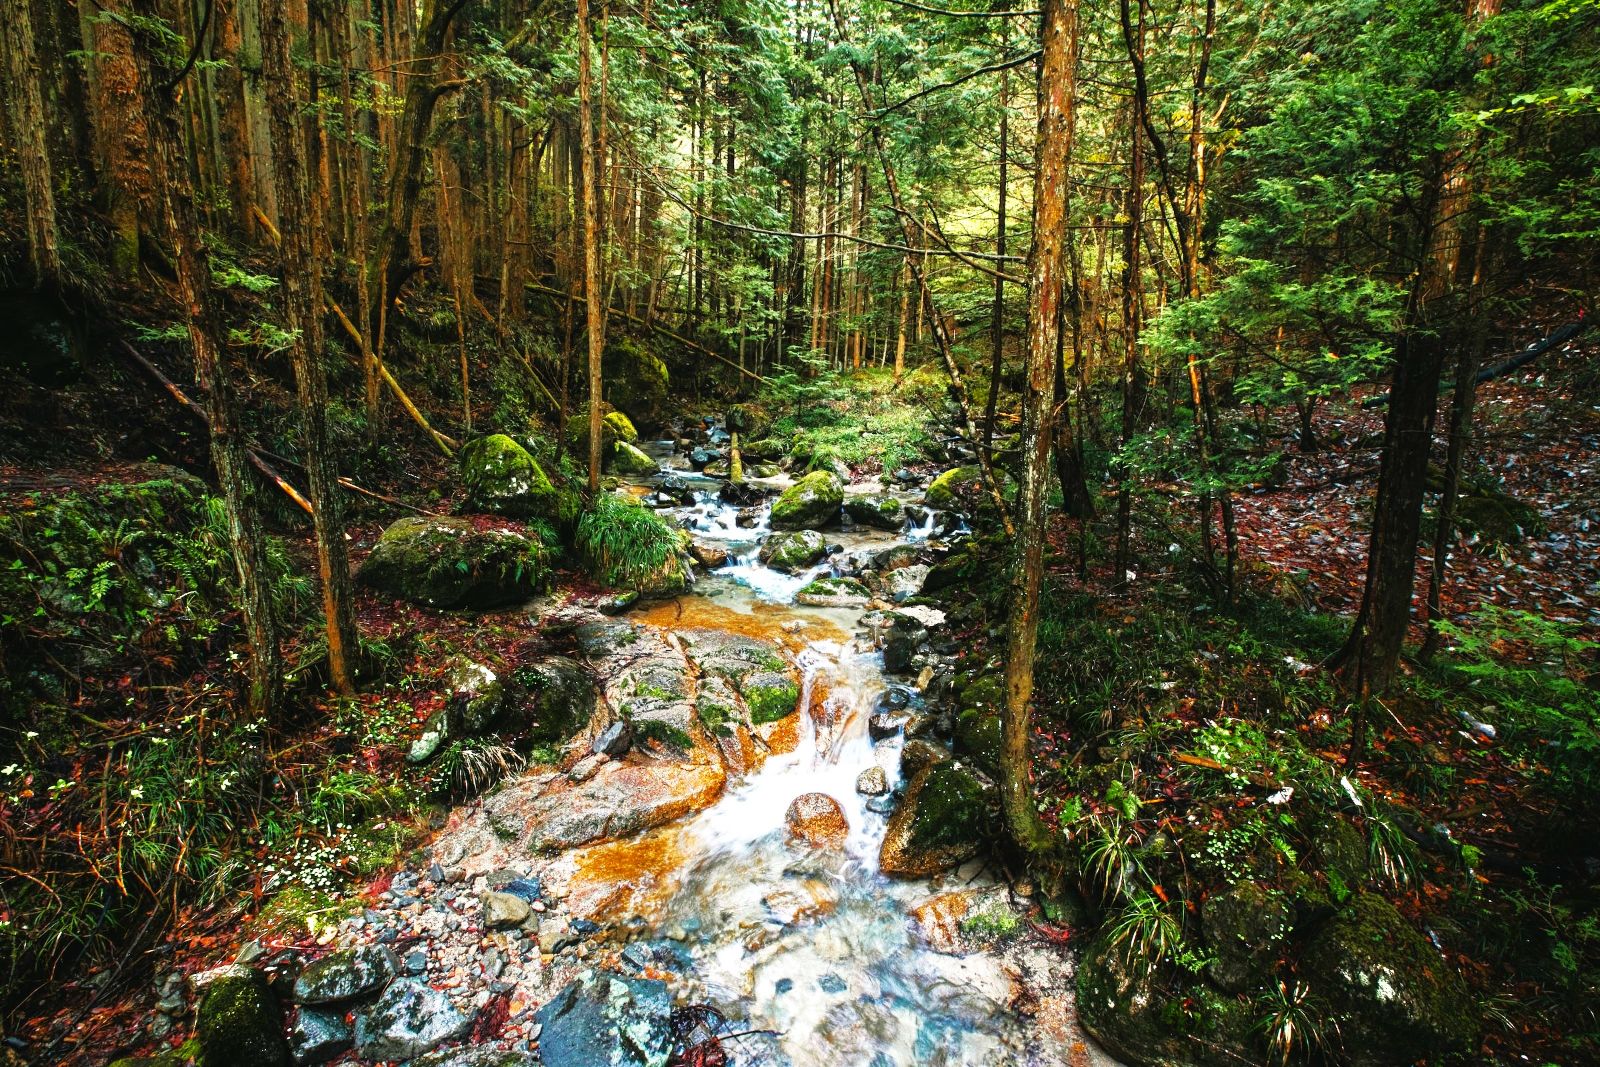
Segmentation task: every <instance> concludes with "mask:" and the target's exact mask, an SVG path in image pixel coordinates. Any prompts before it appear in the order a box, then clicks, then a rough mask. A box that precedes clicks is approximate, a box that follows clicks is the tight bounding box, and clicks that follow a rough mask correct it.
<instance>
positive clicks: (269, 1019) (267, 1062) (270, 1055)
mask: <svg viewBox="0 0 1600 1067" xmlns="http://www.w3.org/2000/svg"><path fill="white" fill-rule="evenodd" d="M195 1029H196V1034H197V1036H198V1038H199V1040H200V1057H201V1059H202V1060H203V1061H204V1062H206V1063H217V1064H226V1065H227V1067H289V1045H288V1042H287V1041H285V1040H284V1037H283V1015H282V1014H281V1012H280V1011H279V1008H278V998H277V997H275V996H274V995H273V993H272V989H271V987H270V986H268V985H267V980H266V978H265V977H263V976H262V974H261V972H259V971H253V970H249V971H243V972H240V973H233V974H228V975H225V976H223V977H221V978H219V979H217V980H216V981H215V982H212V983H211V985H210V986H209V987H208V988H207V989H206V995H205V999H204V1000H202V1001H201V1002H200V1013H199V1016H198V1020H197V1022H196V1027H195Z"/></svg>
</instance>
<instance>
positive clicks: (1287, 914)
mask: <svg viewBox="0 0 1600 1067" xmlns="http://www.w3.org/2000/svg"><path fill="white" fill-rule="evenodd" d="M1200 921H1201V925H1202V927H1203V929H1204V931H1205V938H1206V944H1208V945H1209V946H1210V947H1211V954H1212V961H1211V966H1210V967H1208V968H1207V969H1206V976H1207V977H1209V978H1210V979H1211V980H1212V981H1213V982H1215V983H1216V984H1217V985H1218V986H1219V987H1221V988H1222V989H1225V990H1227V991H1228V992H1230V993H1243V992H1245V991H1247V990H1249V989H1251V988H1254V987H1255V986H1259V985H1262V984H1264V983H1265V982H1266V981H1267V980H1268V979H1269V978H1271V976H1272V972H1273V968H1274V966H1275V964H1276V962H1277V958H1278V955H1279V953H1280V952H1282V951H1283V948H1284V945H1285V942H1286V940H1287V938H1288V936H1289V932H1290V930H1291V928H1292V926H1293V923H1294V905H1293V904H1292V903H1290V901H1289V899H1288V898H1287V897H1286V896H1284V894H1282V893H1280V892H1278V891H1277V890H1274V889H1269V888H1267V887H1266V886H1264V885H1262V884H1261V883H1259V882H1238V883H1236V884H1234V885H1231V886H1228V887H1227V888H1225V889H1223V890H1221V891H1220V892H1217V893H1213V894H1212V895H1210V896H1208V897H1207V898H1206V899H1205V902H1204V903H1203V904H1201V906H1200Z"/></svg>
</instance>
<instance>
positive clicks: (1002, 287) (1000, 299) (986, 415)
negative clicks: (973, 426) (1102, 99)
mask: <svg viewBox="0 0 1600 1067" xmlns="http://www.w3.org/2000/svg"><path fill="white" fill-rule="evenodd" d="M1007 6H1008V5H1007V4H1002V5H1001V6H1000V10H1005V8H1006V7H1007ZM1001 21H1002V22H1005V23H1007V24H1008V25H1009V21H1010V20H1008V19H1003V20H1001ZM1001 40H1002V43H1003V44H1009V40H1010V37H1009V34H1002V38H1001ZM1010 74H1011V72H1010V71H1008V70H1002V71H1001V72H1000V196H999V204H998V206H997V207H996V209H995V233H994V253H995V255H996V256H999V257H1000V258H999V259H998V260H997V262H1001V263H1003V262H1005V254H1006V187H1007V184H1008V181H1007V179H1008V178H1009V173H1008V168H1009V165H1010V162H1011V161H1010V159H1009V156H1010V154H1011V139H1010V137H1009V136H1008V134H1009V133H1010V124H1011V123H1010V120H1011V106H1010V105H1011V99H1010V93H1009V91H1008V90H1009V88H1010V84H1011V79H1010ZM1005 318H1006V282H1005V279H1004V278H1002V277H1000V276H999V273H998V272H996V274H995V279H994V301H993V303H992V304H991V306H990V308H989V345H990V348H991V350H992V351H991V354H990V363H989V396H988V398H987V399H986V400H985V401H984V405H983V449H984V451H985V452H991V453H992V451H993V449H994V419H995V412H996V410H997V408H998V405H999V403H1000V377H1001V374H1002V373H1003V371H1004V370H1005V347H1006V324H1005ZM992 461H993V460H992V457H991V462H992Z"/></svg>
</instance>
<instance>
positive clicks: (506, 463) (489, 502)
mask: <svg viewBox="0 0 1600 1067" xmlns="http://www.w3.org/2000/svg"><path fill="white" fill-rule="evenodd" d="M456 467H457V469H458V470H459V471H460V473H461V481H462V485H463V486H464V487H465V488H466V491H467V497H466V506H467V507H468V508H470V509H473V510H478V511H487V512H491V513H493V514H496V515H507V516H511V517H513V518H522V519H546V520H553V519H555V518H556V517H557V514H558V513H559V511H560V500H559V494H558V493H557V491H556V487H555V485H554V484H553V483H552V482H551V481H550V479H549V477H547V476H546V475H545V472H544V470H543V469H542V468H541V467H540V466H539V463H538V461H537V460H535V459H534V458H533V456H532V455H530V454H529V453H528V450H527V449H525V448H523V447H522V446H521V445H519V444H517V442H515V441H513V440H512V439H511V438H510V437H508V436H506V435H505V434H503V433H497V434H490V435H489V436H488V437H479V438H477V439H476V440H473V441H468V442H467V443H466V444H465V445H463V446H462V448H461V452H460V454H459V455H457V456H456Z"/></svg>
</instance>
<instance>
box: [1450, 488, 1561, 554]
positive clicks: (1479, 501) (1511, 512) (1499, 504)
mask: <svg viewBox="0 0 1600 1067" xmlns="http://www.w3.org/2000/svg"><path fill="white" fill-rule="evenodd" d="M1456 522H1457V524H1458V525H1459V526H1460V528H1461V530H1462V531H1463V532H1464V533H1467V534H1469V535H1471V536H1473V537H1475V538H1477V539H1478V540H1479V541H1480V542H1482V543H1484V544H1488V545H1516V544H1521V543H1522V540H1523V538H1525V537H1530V536H1539V535H1541V534H1543V533H1544V531H1545V529H1546V527H1545V521H1544V516H1542V515H1540V514H1539V510H1538V509H1537V508H1534V507H1531V506H1529V505H1527V504H1524V503H1523V502H1522V501H1520V500H1518V499H1516V498H1515V497H1511V496H1507V495H1506V494H1505V493H1500V492H1491V491H1486V490H1478V491H1475V492H1472V493H1469V494H1466V495H1463V496H1462V497H1461V498H1460V499H1458V500H1457V501H1456Z"/></svg>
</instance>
